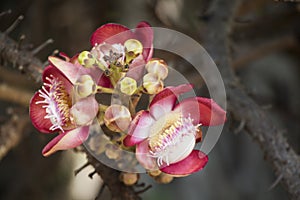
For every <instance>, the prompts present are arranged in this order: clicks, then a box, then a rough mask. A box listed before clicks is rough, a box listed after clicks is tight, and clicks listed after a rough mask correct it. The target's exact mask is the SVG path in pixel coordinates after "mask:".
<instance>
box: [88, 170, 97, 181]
mask: <svg viewBox="0 0 300 200" xmlns="http://www.w3.org/2000/svg"><path fill="white" fill-rule="evenodd" d="M96 173H97V172H96V170H95V171H93V172H91V173H89V177H90V178H91V179H93V176H94V175H95V174H96Z"/></svg>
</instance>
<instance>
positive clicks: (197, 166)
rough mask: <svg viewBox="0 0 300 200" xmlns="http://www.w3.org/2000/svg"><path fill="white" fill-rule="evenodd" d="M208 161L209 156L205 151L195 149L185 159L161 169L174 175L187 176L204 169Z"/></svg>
mask: <svg viewBox="0 0 300 200" xmlns="http://www.w3.org/2000/svg"><path fill="white" fill-rule="evenodd" d="M207 162H208V156H207V155H206V154H205V153H203V152H201V151H199V150H193V151H192V153H191V154H190V155H189V156H188V157H186V158H185V159H184V160H182V161H180V162H177V163H174V164H171V165H169V166H166V167H163V168H161V169H160V170H161V171H162V172H164V173H167V174H171V175H174V176H186V175H189V174H191V173H194V172H197V171H199V170H201V169H203V168H204V166H205V165H206V163H207Z"/></svg>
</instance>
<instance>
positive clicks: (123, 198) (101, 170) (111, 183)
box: [85, 151, 141, 200]
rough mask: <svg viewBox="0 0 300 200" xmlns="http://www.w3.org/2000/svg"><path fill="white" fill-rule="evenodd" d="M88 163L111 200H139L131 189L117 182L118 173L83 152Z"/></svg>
mask: <svg viewBox="0 0 300 200" xmlns="http://www.w3.org/2000/svg"><path fill="white" fill-rule="evenodd" d="M85 152H86V154H87V158H88V161H89V163H90V164H91V165H92V166H93V167H94V168H95V170H96V172H97V173H98V174H99V175H100V176H101V178H102V180H103V182H104V183H105V185H106V186H107V187H108V188H109V190H110V192H111V197H112V200H140V199H141V198H140V197H139V196H138V193H137V192H135V191H134V188H133V187H130V186H126V185H124V184H123V183H122V182H120V180H119V176H120V172H119V171H117V170H115V169H112V168H110V167H108V166H106V165H104V164H102V163H101V162H99V161H98V160H96V159H95V158H94V157H93V156H92V155H90V153H89V152H88V151H85Z"/></svg>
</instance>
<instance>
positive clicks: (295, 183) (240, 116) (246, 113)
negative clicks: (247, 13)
mask: <svg viewBox="0 0 300 200" xmlns="http://www.w3.org/2000/svg"><path fill="white" fill-rule="evenodd" d="M238 4H239V1H238V0H235V1H231V2H230V3H229V2H228V1H225V0H219V1H216V4H215V5H214V6H215V7H214V9H213V11H215V12H213V14H212V17H211V18H210V20H209V21H208V23H207V24H206V25H207V30H208V32H209V34H206V36H205V38H204V42H205V44H206V45H205V47H206V49H207V50H208V52H209V53H210V55H211V56H212V57H213V59H214V60H215V61H216V62H217V63H218V66H219V70H220V72H221V74H222V76H223V80H224V83H225V86H226V90H227V95H228V104H229V109H230V111H231V112H232V115H233V117H234V119H235V120H239V121H241V120H245V130H246V131H247V132H248V133H249V135H250V136H252V138H254V140H255V141H256V142H258V143H259V144H260V146H261V149H262V150H263V152H264V154H265V157H266V159H267V160H268V161H269V162H270V163H271V164H272V166H273V168H274V170H275V173H276V174H277V176H282V179H281V182H282V183H283V184H284V186H285V188H286V190H287V192H288V193H289V195H290V196H291V198H292V199H295V200H296V199H299V197H300V158H299V156H298V155H297V154H296V153H295V151H294V150H293V149H292V147H291V146H290V145H289V144H288V142H287V140H286V138H285V137H284V136H283V134H282V132H281V131H280V130H279V129H278V128H277V127H276V126H275V125H274V124H273V123H272V122H271V121H270V119H269V116H268V114H267V113H266V112H265V111H264V110H262V109H261V108H260V107H259V106H258V105H257V104H256V103H255V102H254V101H253V100H252V99H251V98H250V97H249V96H248V95H247V94H246V93H245V92H244V91H243V89H242V88H241V86H240V84H239V83H238V81H237V78H236V76H235V74H234V72H233V69H232V67H231V66H232V63H231V60H230V56H231V55H230V50H229V47H230V41H229V35H230V33H231V28H232V20H233V17H234V14H235V10H236V8H237V6H238Z"/></svg>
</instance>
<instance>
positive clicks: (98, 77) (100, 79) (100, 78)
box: [48, 56, 112, 87]
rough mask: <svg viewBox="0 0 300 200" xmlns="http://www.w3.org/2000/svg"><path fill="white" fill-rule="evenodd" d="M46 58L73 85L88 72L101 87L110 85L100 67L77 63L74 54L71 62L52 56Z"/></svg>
mask: <svg viewBox="0 0 300 200" xmlns="http://www.w3.org/2000/svg"><path fill="white" fill-rule="evenodd" d="M48 59H49V61H50V62H51V63H52V64H53V65H54V67H56V68H57V69H58V70H57V71H59V72H60V73H62V74H63V75H64V76H65V77H66V78H67V79H68V80H69V81H70V82H71V83H72V84H73V85H74V84H75V83H76V81H77V80H78V78H79V77H80V76H82V75H85V74H88V75H90V76H91V77H92V78H93V80H94V81H95V82H96V83H97V84H98V85H100V86H103V87H112V84H111V82H110V80H109V78H108V77H106V76H105V75H104V73H103V72H102V71H101V70H100V69H98V68H96V67H94V68H84V67H83V66H81V65H80V64H79V63H78V61H76V59H77V57H76V56H75V58H72V62H73V63H71V62H67V61H64V60H61V59H59V58H56V57H54V56H50V57H49V58H48Z"/></svg>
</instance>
